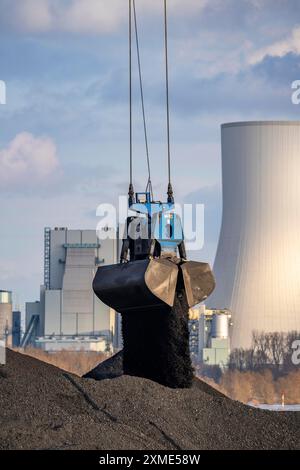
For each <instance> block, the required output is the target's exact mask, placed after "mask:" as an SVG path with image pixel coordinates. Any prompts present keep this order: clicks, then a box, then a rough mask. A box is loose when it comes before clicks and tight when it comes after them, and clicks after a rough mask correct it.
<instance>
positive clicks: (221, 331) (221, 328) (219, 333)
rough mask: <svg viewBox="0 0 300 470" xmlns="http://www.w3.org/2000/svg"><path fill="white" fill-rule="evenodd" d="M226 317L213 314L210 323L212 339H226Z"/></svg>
mask: <svg viewBox="0 0 300 470" xmlns="http://www.w3.org/2000/svg"><path fill="white" fill-rule="evenodd" d="M228 326H229V325H228V315H225V313H213V316H212V323H211V337H212V338H220V339H221V338H222V339H225V338H228Z"/></svg>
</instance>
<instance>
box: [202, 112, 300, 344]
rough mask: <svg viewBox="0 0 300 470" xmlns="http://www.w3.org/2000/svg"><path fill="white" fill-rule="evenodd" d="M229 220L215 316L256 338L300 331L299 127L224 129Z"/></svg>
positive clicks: (219, 257)
mask: <svg viewBox="0 0 300 470" xmlns="http://www.w3.org/2000/svg"><path fill="white" fill-rule="evenodd" d="M221 132H222V176H223V217H222V226H221V233H220V238H219V244H218V249H217V254H216V259H215V263H214V274H215V277H216V289H215V291H214V292H213V294H212V295H211V297H210V298H209V299H208V306H209V307H210V308H218V309H220V308H227V309H229V310H230V311H231V313H232V322H233V325H232V328H231V349H234V348H248V347H250V346H251V340H252V333H253V331H259V332H288V331H295V330H297V331H300V122H289V121H261V122H237V123H229V124H223V125H222V131H221Z"/></svg>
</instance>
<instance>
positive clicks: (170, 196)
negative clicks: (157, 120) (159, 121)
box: [128, 0, 174, 203]
mask: <svg viewBox="0 0 300 470" xmlns="http://www.w3.org/2000/svg"><path fill="white" fill-rule="evenodd" d="M132 10H133V17H134V28H135V42H136V51H137V61H138V71H139V86H140V96H141V106H142V116H143V127H144V138H145V147H146V158H147V168H148V181H147V186H146V192H147V191H148V190H149V191H150V194H151V199H152V200H153V189H152V180H151V167H150V155H149V145H148V135H147V124H146V113H145V103H144V89H143V77H142V67H141V58H140V45H139V32H138V21H137V14H136V5H135V0H129V126H130V139H129V140H130V183H129V191H128V194H129V200H130V201H131V202H132V201H133V197H134V188H133V144H132V141H133V125H132ZM164 36H165V74H166V85H165V86H166V112H167V116H166V117H167V160H168V192H167V194H168V203H173V202H174V197H173V188H172V184H171V144H170V105H169V63H168V16H167V0H164Z"/></svg>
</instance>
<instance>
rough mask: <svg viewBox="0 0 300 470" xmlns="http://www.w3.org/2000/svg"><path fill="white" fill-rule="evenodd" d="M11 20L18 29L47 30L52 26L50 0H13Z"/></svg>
mask: <svg viewBox="0 0 300 470" xmlns="http://www.w3.org/2000/svg"><path fill="white" fill-rule="evenodd" d="M11 7H13V16H12V17H11V21H12V23H13V26H15V27H16V28H17V29H20V30H24V31H31V32H40V31H47V30H49V29H51V26H52V15H51V11H50V3H49V1H48V0H22V1H21V2H20V1H18V2H15V1H12V2H11Z"/></svg>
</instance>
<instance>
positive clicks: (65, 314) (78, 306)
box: [26, 228, 117, 350]
mask: <svg viewBox="0 0 300 470" xmlns="http://www.w3.org/2000/svg"><path fill="white" fill-rule="evenodd" d="M107 230H109V229H107ZM116 243H117V240H116V237H114V236H112V237H107V238H105V239H104V240H101V241H99V240H98V238H97V234H96V231H95V230H68V229H67V228H55V229H50V228H46V229H45V234H44V285H43V286H42V288H41V295H40V301H39V302H33V303H27V305H26V331H29V330H30V327H31V326H32V329H33V330H34V331H35V333H34V336H35V337H38V339H36V341H35V342H36V345H37V346H39V347H42V348H44V349H47V350H54V349H55V348H57V349H60V348H63V349H68V348H69V347H70V349H95V350H108V349H109V348H110V346H109V345H110V344H112V342H113V339H114V338H113V337H114V329H115V323H116V320H115V312H114V311H113V310H112V309H110V308H109V307H107V306H106V305H104V304H103V303H102V302H101V301H100V300H98V298H97V297H96V296H95V295H94V292H93V289H92V284H93V279H94V276H95V273H96V270H97V268H98V267H99V266H102V265H105V264H114V263H115V262H116V256H117V246H116Z"/></svg>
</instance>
